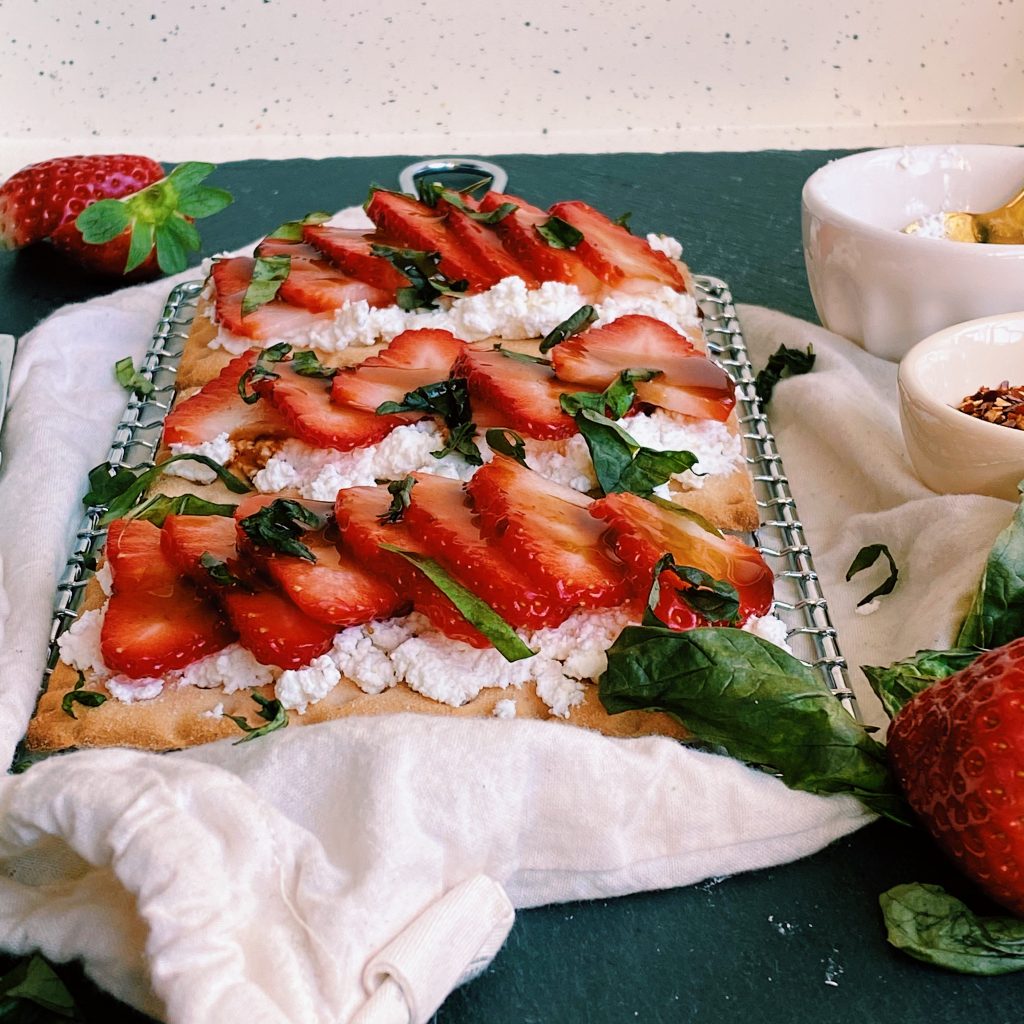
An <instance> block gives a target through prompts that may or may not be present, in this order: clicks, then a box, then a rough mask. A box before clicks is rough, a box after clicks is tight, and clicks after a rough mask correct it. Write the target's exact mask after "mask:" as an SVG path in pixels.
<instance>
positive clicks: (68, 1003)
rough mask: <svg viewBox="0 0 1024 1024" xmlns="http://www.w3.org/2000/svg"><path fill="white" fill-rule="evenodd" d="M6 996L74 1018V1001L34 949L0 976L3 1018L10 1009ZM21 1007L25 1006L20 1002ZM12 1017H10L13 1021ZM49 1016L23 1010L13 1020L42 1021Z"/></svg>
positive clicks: (58, 1014) (0, 1000) (0, 1011)
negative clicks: (29, 954) (32, 952)
mask: <svg viewBox="0 0 1024 1024" xmlns="http://www.w3.org/2000/svg"><path fill="white" fill-rule="evenodd" d="M9 1000H24V1001H25V1002H29V1003H34V1004H35V1005H36V1006H39V1007H42V1009H44V1010H47V1011H49V1012H50V1013H52V1014H54V1015H55V1016H57V1017H63V1018H65V1019H72V1018H74V1019H77V1014H76V1008H75V1001H74V999H73V998H72V996H71V993H70V992H69V991H68V989H67V986H65V984H64V982H63V981H61V980H60V977H59V976H58V975H57V972H56V971H54V969H53V968H52V967H51V966H50V965H49V964H48V963H47V962H46V960H44V959H43V957H41V956H40V955H39V954H38V953H34V954H33V955H32V956H31V957H25V958H24V959H22V960H21V961H19V962H18V963H17V964H15V965H14V967H12V968H11V970H9V971H8V972H7V973H6V974H5V975H4V976H3V977H0V1016H2V1017H3V1018H4V1019H7V1016H8V1011H9V1010H10V1009H11V1007H10V1005H9V1003H8V1001H9ZM21 1009H22V1010H25V1007H24V1006H22V1008H21ZM15 1019H16V1018H15V1017H14V1016H12V1017H11V1020H12V1021H14V1020H15ZM48 1019H49V1018H43V1017H39V1016H37V1015H36V1014H35V1013H31V1012H30V1011H29V1012H26V1013H22V1014H20V1015H19V1016H18V1017H17V1020H20V1021H24V1022H25V1024H29V1022H42V1021H44V1020H48Z"/></svg>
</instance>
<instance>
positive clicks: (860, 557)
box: [846, 544, 900, 608]
mask: <svg viewBox="0 0 1024 1024" xmlns="http://www.w3.org/2000/svg"><path fill="white" fill-rule="evenodd" d="M883 555H884V556H885V559H886V561H887V562H888V563H889V575H888V576H886V578H885V579H884V580H883V581H882V582H881V583H880V584H879V585H878V586H877V587H875V589H874V590H872V591H871V593H870V594H867V595H866V596H864V597H862V598H861V599H860V600H859V601H858V602H857V607H858V608H862V607H863V606H864V605H866V604H870V603H871V602H872V601H874V599H875V598H876V597H885V595H886V594H891V593H892V592H893V589H894V588H895V586H896V581H897V580H898V579H899V577H900V571H899V569H897V568H896V559H894V558H893V557H892V552H890V551H889V549H888V548H887V547H886V546H885V545H884V544H868V545H867V546H866V547H863V548H861V549H860V551H858V552H857V554H856V555H855V556H854V559H853V561H852V562H851V563H850V568H849V569H847V570H846V582H847V583H849V582H850V580H852V579H853V577H854V576H856V575H857V573H859V572H863V571H864V570H865V569H870V568H871V566H873V565H874V564H875V562H877V561H878V559H879V558H881V557H882V556H883Z"/></svg>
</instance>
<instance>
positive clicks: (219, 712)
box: [199, 704, 224, 718]
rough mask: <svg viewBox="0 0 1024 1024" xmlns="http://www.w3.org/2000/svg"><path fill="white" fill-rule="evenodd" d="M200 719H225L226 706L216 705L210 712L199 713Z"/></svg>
mask: <svg viewBox="0 0 1024 1024" xmlns="http://www.w3.org/2000/svg"><path fill="white" fill-rule="evenodd" d="M199 717H200V718H223V717H224V705H223V704H214V705H213V707H212V708H210V709H209V711H201V712H200V713H199Z"/></svg>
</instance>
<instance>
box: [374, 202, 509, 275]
mask: <svg viewBox="0 0 1024 1024" xmlns="http://www.w3.org/2000/svg"><path fill="white" fill-rule="evenodd" d="M366 212H367V214H368V215H369V217H370V219H371V220H372V221H373V222H374V224H376V225H377V227H378V228H379V229H380V232H381V235H382V236H386V237H387V238H389V239H394V241H395V243H397V244H398V245H400V246H405V247H408V248H410V249H419V250H421V251H424V252H439V253H440V254H441V262H440V263H439V264H438V269H439V270H440V271H441V273H442V274H444V275H445V277H447V278H448V279H449V280H450V281H459V280H466V281H468V282H469V291H471V292H480V291H486V290H487V289H488V288H490V287H492V286H493V285H496V284H497V283H498V282H499V281H500V280H501V274H500V272H499V271H498V270H497V268H495V267H494V266H493V265H492V264H491V263H489V262H485V261H483V260H481V259H480V258H479V257H478V256H477V255H476V254H475V253H473V252H471V251H470V250H469V249H467V248H466V247H465V246H464V245H463V244H462V242H461V240H460V239H459V237H458V235H456V234H455V232H454V231H453V230H452V229H451V228H450V227H449V226H448V223H447V221H446V219H445V215H444V212H443V211H441V210H437V209H432V208H431V207H429V206H426V205H425V204H424V203H421V202H418V201H417V200H415V199H413V198H412V197H411V196H407V195H403V194H402V193H400V192H385V191H384V190H382V189H381V190H378V191H376V192H374V193H373V197H372V198H371V199H370V203H369V205H368V206H367V207H366Z"/></svg>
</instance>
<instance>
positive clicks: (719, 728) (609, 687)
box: [598, 626, 908, 822]
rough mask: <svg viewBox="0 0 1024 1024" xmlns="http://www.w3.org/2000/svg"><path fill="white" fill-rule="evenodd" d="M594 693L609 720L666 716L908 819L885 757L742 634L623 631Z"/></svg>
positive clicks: (818, 687) (806, 678) (801, 668)
mask: <svg viewBox="0 0 1024 1024" xmlns="http://www.w3.org/2000/svg"><path fill="white" fill-rule="evenodd" d="M598 683H599V690H598V693H599V695H600V698H601V703H602V704H603V705H604V707H605V709H606V710H607V711H608V712H609V713H610V714H617V713H618V712H620V711H630V710H645V711H666V712H668V713H669V714H671V715H673V716H674V717H676V718H678V719H679V720H680V721H682V722H683V723H684V724H685V725H686V727H687V729H689V730H690V731H691V732H692V733H693V734H694V735H695V736H697V737H698V738H699V739H701V740H704V741H705V742H707V743H711V744H714V745H715V746H720V747H724V748H725V750H727V751H728V753H729V754H730V755H731V756H733V757H736V758H739V759H740V760H742V761H747V762H749V763H751V764H756V765H764V766H766V767H768V768H770V769H772V770H773V771H777V772H778V773H779V774H780V775H781V776H782V779H783V781H784V782H785V783H786V785H788V786H790V787H791V788H793V789H802V790H806V791H807V792H810V793H850V794H852V795H853V796H855V797H857V798H858V799H859V800H861V802H862V803H864V804H865V805H866V806H868V807H869V808H870V809H871V810H872V811H874V812H876V813H877V814H883V815H886V816H887V817H890V818H893V819H894V820H897V821H901V822H905V821H907V820H908V817H907V811H906V808H905V807H904V805H903V802H902V800H901V798H900V797H899V796H898V794H897V792H896V789H895V786H894V784H893V781H892V779H891V777H890V775H889V770H888V767H887V765H886V760H885V751H884V749H883V748H882V747H881V746H880V745H879V744H878V743H876V742H875V741H874V740H873V739H872V738H871V737H870V736H869V735H868V733H867V732H866V731H865V729H864V728H863V726H861V725H860V724H859V723H857V722H856V721H854V719H853V718H852V717H851V716H850V715H849V714H847V712H846V711H844V710H843V708H842V706H841V705H840V703H839V701H837V700H836V698H835V696H834V695H833V694H832V692H831V691H830V690H829V688H828V686H827V685H826V684H825V682H824V680H823V679H821V677H820V676H819V675H818V673H816V672H815V671H814V670H813V669H811V668H808V667H807V666H806V665H804V664H803V663H802V662H800V661H798V660H797V659H796V658H794V657H793V656H792V655H790V654H787V653H786V652H785V651H783V650H781V649H780V648H778V647H776V646H774V645H773V644H770V643H768V642H767V641H765V640H762V639H761V638H760V637H757V636H754V635H752V634H750V633H745V632H744V631H743V630H741V629H715V628H708V629H690V630H687V631H685V632H677V631H676V630H671V629H666V628H664V627H655V626H627V627H626V628H625V629H624V630H623V631H622V633H621V634H619V637H618V639H617V640H616V641H615V643H614V644H613V645H612V647H611V648H610V649H609V651H608V668H607V670H606V671H605V673H604V674H603V675H602V676H601V678H600V680H599V681H598Z"/></svg>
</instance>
